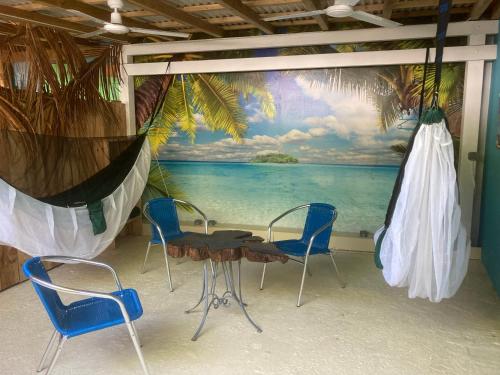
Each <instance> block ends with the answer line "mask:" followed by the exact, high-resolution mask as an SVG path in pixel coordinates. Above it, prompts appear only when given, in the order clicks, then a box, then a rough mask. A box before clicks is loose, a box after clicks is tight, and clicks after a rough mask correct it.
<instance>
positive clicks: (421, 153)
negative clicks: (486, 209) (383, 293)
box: [374, 0, 470, 302]
mask: <svg viewBox="0 0 500 375" xmlns="http://www.w3.org/2000/svg"><path fill="white" fill-rule="evenodd" d="M450 7H451V1H447V0H441V1H440V6H439V9H440V17H439V24H438V30H437V36H436V39H437V48H436V62H435V64H436V74H435V80H434V96H433V104H432V106H431V108H430V109H428V110H427V111H425V112H424V113H423V114H422V112H421V111H420V119H419V123H418V125H417V127H416V128H415V130H414V132H413V135H412V138H411V139H410V142H409V144H408V150H407V152H406V155H405V158H404V159H403V163H402V165H401V168H400V172H399V175H398V178H397V180H396V184H395V186H394V190H393V195H392V197H391V201H390V203H389V208H388V211H387V215H386V220H385V225H384V226H383V227H382V228H380V229H379V230H378V231H377V233H375V236H374V239H375V243H376V251H375V264H376V265H377V267H378V268H382V269H383V275H384V278H385V280H386V282H387V283H388V284H389V285H391V286H398V287H408V297H410V298H415V297H421V298H429V300H430V301H432V302H439V301H441V299H443V298H449V297H452V296H453V295H454V294H455V293H456V292H457V290H458V288H459V287H460V285H461V283H462V281H463V279H464V277H465V274H466V273H467V266H468V260H469V255H470V243H469V240H468V237H467V233H466V230H465V227H464V225H463V224H462V222H461V210H460V205H459V194H458V186H457V178H456V172H455V165H454V153H453V141H452V138H451V135H450V133H449V131H448V128H447V121H446V117H445V114H444V112H443V111H442V110H441V109H440V108H438V107H437V103H438V93H439V84H440V79H441V65H442V56H443V49H444V41H445V37H446V27H447V22H448V15H449V8H450ZM426 60H427V58H426ZM426 68H427V63H426ZM426 70H427V69H426ZM426 70H425V72H424V80H423V83H422V84H423V88H422V95H421V109H422V103H423V97H424V95H423V90H424V87H425V78H426V74H425V73H426Z"/></svg>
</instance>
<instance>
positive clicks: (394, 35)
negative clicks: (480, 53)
mask: <svg viewBox="0 0 500 375" xmlns="http://www.w3.org/2000/svg"><path fill="white" fill-rule="evenodd" d="M497 33H498V22H497V21H467V22H456V23H450V24H449V25H448V33H447V35H448V36H449V37H454V36H470V35H477V34H484V35H492V34H497ZM435 36H436V25H435V24H429V25H411V26H400V27H394V28H384V27H377V28H370V29H359V30H342V31H319V32H309V33H295V34H275V35H261V36H251V37H237V38H220V39H200V40H189V41H178V42H160V43H145V44H129V45H126V46H124V47H123V49H124V53H125V55H127V56H139V55H154V54H165V53H168V54H176V53H189V52H211V51H232V50H243V49H261V48H283V47H297V46H314V45H329V44H349V43H364V42H380V41H395V40H412V39H430V38H434V37H435Z"/></svg>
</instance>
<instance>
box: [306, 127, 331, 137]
mask: <svg viewBox="0 0 500 375" xmlns="http://www.w3.org/2000/svg"><path fill="white" fill-rule="evenodd" d="M309 134H310V135H312V136H313V137H322V136H324V135H327V134H328V130H327V129H325V128H312V129H311V130H309Z"/></svg>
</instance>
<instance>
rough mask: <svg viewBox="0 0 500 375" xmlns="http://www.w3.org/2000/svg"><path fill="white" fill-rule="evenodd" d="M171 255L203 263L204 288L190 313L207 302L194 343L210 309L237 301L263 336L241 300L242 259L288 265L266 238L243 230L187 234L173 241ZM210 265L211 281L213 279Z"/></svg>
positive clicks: (286, 258)
mask: <svg viewBox="0 0 500 375" xmlns="http://www.w3.org/2000/svg"><path fill="white" fill-rule="evenodd" d="M167 252H168V254H169V255H170V256H171V257H174V258H181V257H184V256H188V257H190V258H191V259H193V260H195V261H203V288H202V294H201V297H200V299H199V301H198V303H197V304H196V305H195V306H194V307H192V308H190V309H189V310H187V311H186V313H190V312H192V311H193V310H194V309H195V308H196V307H198V306H199V305H200V304H201V303H202V302H204V309H203V316H202V319H201V322H200V324H199V326H198V329H197V330H196V332H195V334H194V336H193V337H192V338H191V340H193V341H195V340H196V339H197V338H198V337H199V335H200V333H201V330H202V329H203V326H204V324H205V321H206V319H207V315H208V312H209V311H210V308H211V307H213V308H214V309H218V308H219V307H220V306H228V305H229V298H232V299H234V300H235V301H236V302H237V303H238V305H239V306H240V307H241V310H242V311H243V313H244V314H245V316H246V318H247V319H248V321H249V322H250V323H251V324H252V325H253V326H254V327H255V329H257V331H258V332H262V330H261V329H260V327H259V326H258V325H257V324H255V322H254V321H253V320H252V318H250V316H249V315H248V312H247V310H246V308H245V306H246V304H245V303H244V302H243V299H242V296H241V259H242V258H246V259H248V260H249V261H252V262H260V263H268V262H274V261H280V262H282V263H285V262H287V261H288V256H287V255H286V254H285V253H283V252H282V251H281V250H279V249H278V248H277V247H276V246H274V245H273V244H271V243H263V238H261V237H257V236H253V235H252V232H247V231H241V230H221V231H215V232H213V233H212V234H208V235H207V234H201V233H187V234H185V235H184V236H183V237H181V238H179V239H176V240H170V241H169V242H168V245H167ZM233 262H238V267H237V270H238V274H237V279H238V288H237V289H236V285H235V283H234V273H233V264H232V263H233ZM208 263H209V264H210V269H211V277H210V278H209V272H208V266H207V265H208ZM219 266H221V268H222V272H223V275H224V281H225V285H226V290H225V291H224V293H223V294H222V295H220V296H219V295H218V294H217V293H216V289H215V287H216V281H217V271H218V269H219Z"/></svg>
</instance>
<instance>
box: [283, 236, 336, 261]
mask: <svg viewBox="0 0 500 375" xmlns="http://www.w3.org/2000/svg"><path fill="white" fill-rule="evenodd" d="M273 243H274V244H275V245H276V246H277V247H278V248H279V249H280V250H281V251H283V252H284V253H286V254H287V255H291V256H295V257H304V256H306V253H307V246H308V244H307V243H305V242H303V241H301V240H285V241H275V242H273ZM329 251H330V250H329V249H323V248H319V247H314V246H313V247H312V248H311V252H310V253H309V255H316V254H328V252H329Z"/></svg>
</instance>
